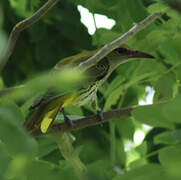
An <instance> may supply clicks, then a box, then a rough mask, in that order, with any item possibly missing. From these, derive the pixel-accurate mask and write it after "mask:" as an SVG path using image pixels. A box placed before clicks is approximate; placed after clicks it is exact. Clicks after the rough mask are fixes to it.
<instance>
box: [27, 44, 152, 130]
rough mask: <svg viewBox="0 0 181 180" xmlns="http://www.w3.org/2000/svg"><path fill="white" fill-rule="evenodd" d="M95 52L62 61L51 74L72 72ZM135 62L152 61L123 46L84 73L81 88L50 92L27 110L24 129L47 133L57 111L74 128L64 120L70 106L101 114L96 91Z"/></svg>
mask: <svg viewBox="0 0 181 180" xmlns="http://www.w3.org/2000/svg"><path fill="white" fill-rule="evenodd" d="M98 50H99V49H98ZM98 50H92V51H85V52H82V53H79V54H77V55H74V56H70V57H67V58H64V59H62V60H60V61H59V62H58V63H57V64H56V65H55V67H54V68H53V71H61V70H63V69H64V68H75V67H77V66H79V64H80V63H82V62H84V61H86V60H87V59H88V58H90V57H91V56H93V55H94V54H95V53H97V52H98ZM137 58H148V59H150V58H151V59H152V58H154V57H153V56H152V55H150V54H148V53H145V52H142V51H138V50H134V49H133V48H131V47H129V46H128V45H125V44H124V45H121V46H120V47H118V48H116V49H114V50H113V51H112V52H110V53H109V54H108V55H107V56H105V57H104V58H102V59H101V60H100V61H99V62H98V63H96V64H95V65H93V66H92V67H90V68H88V69H87V70H85V73H86V74H87V81H86V83H84V85H83V86H82V87H80V88H78V89H75V90H73V91H72V92H69V93H66V94H61V93H55V92H51V91H49V92H47V93H45V95H43V96H42V97H38V98H36V99H35V101H34V102H33V104H32V105H31V106H30V107H29V110H30V112H31V113H30V115H28V117H27V118H26V120H25V122H24V127H25V128H26V129H27V130H28V131H29V132H33V131H34V130H37V129H40V130H41V133H46V132H47V131H48V129H49V127H50V126H51V124H52V123H53V122H54V120H55V118H56V116H57V114H58V112H59V111H62V114H63V116H64V120H65V123H67V125H69V126H73V123H72V121H71V120H70V119H69V118H68V117H67V116H66V114H65V111H64V108H66V107H67V106H69V105H75V106H82V105H84V104H86V103H90V104H91V105H92V107H93V108H94V109H96V110H97V112H101V111H100V109H99V107H98V105H97V95H96V94H97V90H98V88H99V87H100V86H101V85H102V84H103V83H104V82H105V81H106V79H107V78H108V77H109V76H110V74H111V73H112V72H113V71H114V70H115V69H116V68H117V67H118V66H119V65H121V64H123V63H126V62H129V61H132V60H134V59H137ZM99 115H100V119H101V117H102V116H101V113H99Z"/></svg>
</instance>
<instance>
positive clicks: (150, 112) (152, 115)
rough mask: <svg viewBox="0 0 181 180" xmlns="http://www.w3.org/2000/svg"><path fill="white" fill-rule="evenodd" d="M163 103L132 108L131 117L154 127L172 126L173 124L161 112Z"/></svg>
mask: <svg viewBox="0 0 181 180" xmlns="http://www.w3.org/2000/svg"><path fill="white" fill-rule="evenodd" d="M163 107H164V104H159V105H149V106H142V107H138V108H136V109H135V110H133V112H132V115H133V117H134V118H135V119H136V120H137V121H139V122H142V123H145V124H148V125H150V126H154V127H166V128H174V126H173V124H172V123H171V122H169V121H168V120H167V118H166V117H165V116H164V115H163V114H162V113H161V112H162V109H163Z"/></svg>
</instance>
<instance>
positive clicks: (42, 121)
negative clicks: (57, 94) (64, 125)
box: [24, 103, 62, 134]
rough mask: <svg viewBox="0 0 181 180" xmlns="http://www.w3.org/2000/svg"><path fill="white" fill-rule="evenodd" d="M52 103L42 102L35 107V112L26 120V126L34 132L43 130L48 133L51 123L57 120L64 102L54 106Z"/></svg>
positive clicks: (29, 130)
mask: <svg viewBox="0 0 181 180" xmlns="http://www.w3.org/2000/svg"><path fill="white" fill-rule="evenodd" d="M51 104H52V103H48V104H42V105H40V106H38V107H37V108H35V109H34V110H33V112H30V115H29V116H28V118H27V119H26V121H25V122H24V127H25V128H26V129H27V130H28V132H30V134H32V132H34V131H35V130H38V129H39V130H41V132H42V133H46V132H47V130H48V128H49V127H50V125H51V124H52V123H53V121H54V120H55V118H56V116H57V114H58V112H59V111H60V110H61V108H62V104H59V105H58V106H54V107H52V105H51Z"/></svg>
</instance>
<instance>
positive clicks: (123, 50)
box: [115, 48, 129, 54]
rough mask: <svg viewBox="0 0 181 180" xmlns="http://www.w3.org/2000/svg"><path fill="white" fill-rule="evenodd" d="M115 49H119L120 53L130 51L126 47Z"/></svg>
mask: <svg viewBox="0 0 181 180" xmlns="http://www.w3.org/2000/svg"><path fill="white" fill-rule="evenodd" d="M115 51H117V52H118V53H120V54H122V53H126V52H128V51H129V50H128V49H126V48H117V49H115Z"/></svg>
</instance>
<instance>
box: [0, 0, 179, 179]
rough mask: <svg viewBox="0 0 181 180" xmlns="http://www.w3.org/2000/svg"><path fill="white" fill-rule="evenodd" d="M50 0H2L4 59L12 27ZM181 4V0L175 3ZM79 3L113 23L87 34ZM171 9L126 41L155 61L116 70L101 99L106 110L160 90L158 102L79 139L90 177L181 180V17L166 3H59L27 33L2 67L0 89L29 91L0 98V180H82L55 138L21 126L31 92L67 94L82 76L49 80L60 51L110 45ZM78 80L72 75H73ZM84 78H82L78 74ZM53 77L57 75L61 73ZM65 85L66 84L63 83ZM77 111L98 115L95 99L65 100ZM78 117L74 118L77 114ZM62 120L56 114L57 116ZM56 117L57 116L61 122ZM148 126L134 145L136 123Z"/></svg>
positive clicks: (78, 150) (132, 0)
mask: <svg viewBox="0 0 181 180" xmlns="http://www.w3.org/2000/svg"><path fill="white" fill-rule="evenodd" d="M45 2H46V0H41V1H40V0H31V1H30V0H21V1H15V0H2V1H1V2H0V42H1V44H0V58H1V56H2V53H3V50H4V47H5V46H6V43H7V36H8V34H9V33H10V31H11V30H12V27H13V26H14V25H15V24H16V23H17V22H19V21H20V20H23V19H24V18H26V17H29V16H31V15H32V14H33V13H34V12H35V11H36V10H37V9H38V8H39V7H41V6H42V5H43V4H44V3H45ZM178 2H179V1H178ZM77 5H82V6H84V7H86V8H87V9H88V10H89V11H90V12H92V13H99V14H103V15H106V16H107V17H109V18H112V19H114V20H115V22H116V24H115V26H114V27H113V28H112V29H111V30H108V29H104V28H99V29H98V28H97V29H96V32H95V33H94V34H93V35H92V36H90V35H89V34H88V31H87V29H86V27H85V26H84V25H83V24H82V23H81V22H80V14H79V12H78V10H77ZM158 11H161V12H164V15H163V16H162V17H161V18H159V19H157V20H156V21H155V22H154V23H152V24H150V25H149V26H148V27H147V28H146V29H144V30H143V31H141V32H139V33H138V34H137V35H136V36H135V37H134V38H132V39H131V40H129V41H128V42H127V44H128V45H130V46H131V47H134V48H135V49H138V50H142V51H145V52H148V53H150V54H152V55H154V56H155V60H138V61H133V62H130V63H126V64H123V65H121V66H120V67H118V68H117V70H116V71H115V72H113V74H112V75H111V76H110V78H109V79H108V80H107V82H105V84H104V85H103V86H102V87H101V88H100V89H99V92H98V97H99V106H100V107H101V108H102V109H104V110H108V109H111V108H122V107H127V106H131V105H137V104H138V103H139V100H140V99H143V98H144V97H145V96H146V92H145V88H146V87H147V86H150V87H152V88H154V90H155V94H154V102H162V101H169V102H168V103H166V104H158V105H152V106H144V107H139V108H137V109H136V110H134V111H133V113H132V116H131V117H130V118H124V119H123V118H122V119H119V120H113V121H112V122H111V123H109V124H105V125H103V126H95V127H89V128H85V129H82V130H80V131H77V132H73V133H72V134H73V135H70V137H72V136H73V138H72V141H73V146H74V148H75V152H76V153H77V155H79V157H80V159H81V160H82V162H83V163H84V164H85V165H86V167H87V169H88V173H87V179H100V180H101V179H114V180H117V179H125V180H127V179H136V180H142V179H153V178H155V179H163V178H164V179H165V180H177V179H180V178H181V172H180V166H181V129H180V127H181V126H180V124H181V114H180V113H181V46H180V44H181V24H180V21H181V14H180V12H179V11H178V9H177V10H174V9H172V7H170V6H169V3H168V1H167V3H166V1H162V0H111V1H108V0H99V1H97V0H87V1H84V0H67V1H60V2H59V3H58V4H57V5H56V6H55V7H53V8H52V9H51V10H50V11H49V12H48V13H47V14H46V15H45V16H44V17H43V18H42V19H41V20H40V21H38V22H37V23H36V24H34V25H32V26H31V27H29V28H28V29H26V30H25V31H24V32H22V33H21V35H20V37H19V39H18V42H17V44H16V48H15V50H14V52H13V55H12V56H11V58H10V59H9V62H8V64H7V66H6V67H5V69H4V70H3V72H2V74H1V79H2V80H1V83H0V88H1V89H2V88H5V87H10V86H14V85H17V84H23V83H27V84H28V88H26V89H22V90H21V91H16V92H13V93H12V94H11V95H10V96H9V95H8V96H5V97H4V98H1V100H0V123H1V124H0V179H1V180H8V179H11V180H15V179H18V180H25V179H28V180H31V179H32V180H34V179H36V180H40V179H45V180H46V179H47V180H49V179H54V180H56V179H57V180H58V179H77V176H76V174H75V172H74V171H73V169H72V168H71V167H70V166H69V165H68V164H67V162H66V161H65V160H64V159H63V157H62V155H61V154H60V152H59V150H58V147H57V145H56V141H55V136H54V135H52V134H51V135H46V136H42V137H39V138H33V137H30V136H29V135H28V133H27V132H26V131H25V130H24V128H23V127H22V123H23V121H24V119H25V116H26V115H27V113H28V110H27V109H28V107H29V106H30V105H31V103H32V101H33V99H34V96H35V94H36V96H37V95H39V94H41V93H42V92H43V91H45V88H46V87H47V84H51V83H53V84H58V83H59V84H60V85H59V86H58V87H59V88H60V91H61V92H65V91H69V90H71V89H72V88H75V84H72V83H73V82H74V83H75V81H76V82H77V81H79V80H80V79H81V80H82V77H81V75H80V76H79V74H76V72H75V74H74V73H73V74H72V75H71V76H68V77H67V74H66V76H65V75H64V76H63V75H60V77H59V80H58V81H55V82H51V80H50V79H51V78H50V77H49V76H46V75H45V76H44V74H43V75H42V73H44V72H47V70H50V69H51V68H52V67H53V66H54V65H55V64H56V63H57V62H58V61H59V60H60V59H61V58H64V57H67V56H71V55H73V54H76V53H79V52H81V51H84V50H90V49H95V48H97V47H100V46H103V45H104V44H105V43H108V42H111V41H112V40H114V39H115V38H117V37H119V36H120V35H121V34H122V33H124V32H126V31H127V30H128V29H129V28H131V27H132V25H133V24H134V23H138V22H139V21H141V20H143V19H144V18H145V17H146V16H148V15H149V14H151V13H153V12H158ZM73 77H74V78H73ZM76 77H77V78H76ZM32 78H33V80H32ZM55 79H56V78H55ZM62 87H63V88H62ZM66 112H67V113H68V114H71V115H72V116H73V117H74V118H75V117H77V116H79V117H81V116H87V115H89V114H92V113H93V110H92V108H91V107H90V106H89V105H85V106H84V107H82V108H80V107H68V108H67V109H66ZM74 115H75V116H74ZM57 119H58V118H57ZM57 121H58V120H57ZM143 124H147V125H150V126H151V127H152V129H151V130H150V131H147V132H146V133H147V134H146V137H145V139H144V140H143V142H141V144H139V145H135V144H134V143H132V144H134V146H133V147H132V148H131V149H130V150H129V149H127V147H128V143H127V142H133V137H134V134H135V132H136V131H137V130H142V131H143V130H144V128H143Z"/></svg>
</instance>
